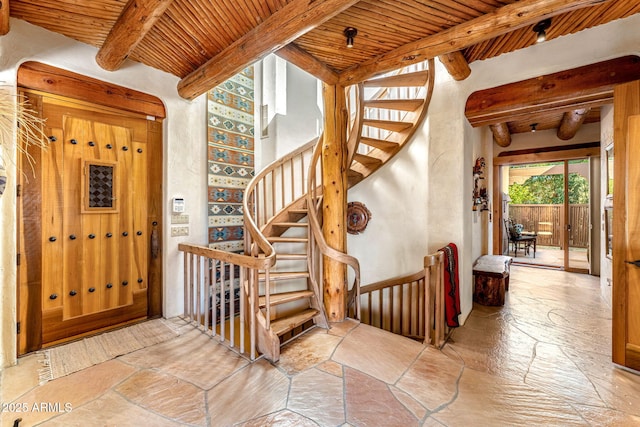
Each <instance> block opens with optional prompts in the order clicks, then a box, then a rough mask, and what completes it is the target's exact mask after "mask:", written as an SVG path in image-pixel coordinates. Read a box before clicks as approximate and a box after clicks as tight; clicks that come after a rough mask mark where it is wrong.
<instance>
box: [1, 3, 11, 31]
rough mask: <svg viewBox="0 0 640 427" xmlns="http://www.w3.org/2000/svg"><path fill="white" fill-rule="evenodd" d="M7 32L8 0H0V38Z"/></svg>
mask: <svg viewBox="0 0 640 427" xmlns="http://www.w3.org/2000/svg"><path fill="white" fill-rule="evenodd" d="M8 32H9V0H0V36H4V35H5V34H7V33H8Z"/></svg>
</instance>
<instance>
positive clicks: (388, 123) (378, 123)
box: [362, 119, 413, 132]
mask: <svg viewBox="0 0 640 427" xmlns="http://www.w3.org/2000/svg"><path fill="white" fill-rule="evenodd" d="M362 123H363V124H364V125H365V126H372V127H376V128H381V129H387V130H390V131H393V132H402V131H403V130H407V129H409V128H411V126H413V123H410V122H398V121H395V120H377V119H364V120H363V122H362Z"/></svg>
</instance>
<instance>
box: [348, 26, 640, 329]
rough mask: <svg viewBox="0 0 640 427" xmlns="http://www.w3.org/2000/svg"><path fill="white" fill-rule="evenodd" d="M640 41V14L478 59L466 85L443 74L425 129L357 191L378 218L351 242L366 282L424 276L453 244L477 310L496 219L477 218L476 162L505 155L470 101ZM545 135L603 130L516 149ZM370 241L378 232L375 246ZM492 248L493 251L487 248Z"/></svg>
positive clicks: (628, 50) (527, 138) (464, 303)
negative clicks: (467, 113) (479, 279)
mask: <svg viewBox="0 0 640 427" xmlns="http://www.w3.org/2000/svg"><path fill="white" fill-rule="evenodd" d="M638 40H640V16H638V15H636V16H632V17H630V18H626V19H624V20H619V21H615V22H612V23H609V24H607V25H603V26H600V27H597V28H593V29H591V30H589V31H583V32H580V33H577V34H573V35H570V36H564V37H561V38H558V39H555V40H550V41H548V42H545V43H544V44H542V45H536V46H532V47H530V48H527V49H522V50H519V51H516V52H513V53H510V54H505V55H501V56H498V57H496V58H493V59H489V60H485V61H476V62H474V63H472V64H471V69H472V72H471V75H470V76H469V77H468V78H467V79H466V80H464V81H461V82H455V81H453V80H451V79H450V78H448V76H443V74H444V73H445V71H444V70H443V69H442V67H441V66H438V67H437V70H436V72H437V73H438V74H437V79H438V84H437V85H436V88H435V90H434V94H433V99H432V102H431V106H430V107H429V114H428V117H427V120H426V121H425V124H424V125H423V128H422V129H421V130H419V131H418V132H417V133H416V135H415V137H414V139H413V141H412V142H410V143H409V146H408V147H407V149H405V150H403V151H402V152H401V153H399V155H398V156H397V157H396V158H394V160H393V161H392V162H390V163H389V164H388V165H385V167H384V168H383V169H382V170H380V171H379V172H377V173H376V175H375V176H373V177H371V178H369V179H367V180H366V181H364V182H362V183H360V184H358V186H356V187H355V188H354V189H353V190H351V191H350V192H349V200H350V201H354V200H358V201H362V202H364V203H365V204H367V206H368V207H369V209H370V210H371V212H372V215H373V219H372V221H371V223H370V225H369V227H368V228H367V230H366V231H365V233H364V234H363V235H361V236H355V237H351V236H350V237H349V241H348V247H349V252H350V253H351V254H352V255H354V256H356V257H358V258H359V259H360V262H361V268H362V271H363V283H371V282H374V281H378V280H383V279H386V278H390V277H395V276H398V275H400V274H406V273H409V272H415V271H417V270H418V269H419V268H420V265H421V259H422V258H421V257H422V256H423V255H424V253H425V251H433V250H436V249H438V248H439V247H441V246H442V245H444V244H446V243H448V242H454V243H456V244H457V245H458V246H459V248H461V253H460V266H459V267H460V292H461V308H462V319H465V318H466V317H467V316H468V314H469V312H470V310H471V308H472V296H473V284H472V275H471V267H472V264H473V261H474V260H475V258H477V256H478V255H480V254H482V253H484V246H483V244H482V242H480V243H479V242H477V241H476V239H478V238H479V237H480V236H484V232H483V231H482V227H483V223H482V221H488V218H489V215H488V214H486V216H485V217H484V218H483V219H480V218H474V216H475V215H477V214H474V212H473V211H472V206H471V190H472V184H473V181H472V179H473V178H472V168H473V163H474V161H475V158H476V157H477V156H478V154H481V153H484V154H487V157H492V156H496V155H497V154H498V153H499V152H500V151H501V150H503V149H502V148H501V147H499V146H497V145H496V144H495V143H493V141H492V139H491V137H490V136H487V135H490V133H489V131H488V129H487V128H485V129H472V128H471V127H470V126H469V124H468V121H467V120H466V118H465V117H464V107H465V103H466V100H467V98H468V96H469V95H470V94H471V93H473V92H474V91H477V90H482V89H487V88H490V87H495V86H499V85H503V84H507V83H511V82H516V81H520V80H524V79H528V78H532V77H536V76H540V75H544V74H550V73H554V72H557V71H562V70H566V69H571V68H575V67H579V66H582V65H587V64H591V63H595V62H599V61H604V60H607V59H612V58H616V57H619V56H623V55H630V54H639V53H640V44H638ZM542 139H544V141H545V142H544V144H545V145H561V144H567V143H571V144H574V143H578V142H595V141H598V140H599V139H600V130H599V126H598V125H586V126H584V127H583V128H582V129H581V130H580V132H579V133H578V135H577V136H576V137H575V138H574V139H572V140H571V141H568V142H564V141H561V140H559V139H557V138H556V137H555V133H553V132H536V135H535V136H534V135H532V134H520V135H515V136H514V143H513V144H512V146H511V147H509V148H507V149H510V150H513V149H521V148H531V147H536V146H540V145H539V144H540V141H541V140H542ZM416 156H421V157H416ZM422 156H424V157H422ZM487 160H488V162H487V170H488V171H491V170H492V169H491V168H492V163H491V161H490V160H489V159H487ZM416 165H422V166H423V167H425V166H426V168H427V169H426V170H424V169H420V168H418V167H416ZM392 168H395V171H394V172H395V173H398V174H399V176H396V175H395V173H394V172H392ZM488 188H491V186H490V184H489V187H488ZM378 193H380V194H378ZM490 194H491V193H490ZM490 202H491V204H492V205H493V203H495V202H494V201H493V200H491V201H490ZM483 215H485V214H483ZM493 226H494V224H493V223H491V222H489V223H488V224H487V225H486V230H487V232H486V233H487V236H488V238H490V236H491V233H492V227H493ZM369 233H371V234H369ZM367 236H375V242H376V243H375V245H372V244H371V240H368V239H367ZM486 250H487V251H491V248H490V246H489V244H488V243H487V245H486Z"/></svg>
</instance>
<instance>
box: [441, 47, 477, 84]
mask: <svg viewBox="0 0 640 427" xmlns="http://www.w3.org/2000/svg"><path fill="white" fill-rule="evenodd" d="M438 59H439V60H440V62H442V65H444V68H446V69H447V71H448V72H449V74H450V75H451V77H453V78H454V80H457V81H460V80H464V79H466V78H467V77H469V75H470V74H471V68H469V63H468V62H467V59H466V58H465V57H464V55H463V54H462V52H461V51H459V50H456V51H455V52H450V53H445V54H444V55H440V56H439V57H438Z"/></svg>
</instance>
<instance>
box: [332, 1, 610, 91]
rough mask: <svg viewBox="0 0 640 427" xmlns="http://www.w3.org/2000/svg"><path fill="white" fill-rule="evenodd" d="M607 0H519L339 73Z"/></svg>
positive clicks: (362, 70)
mask: <svg viewBox="0 0 640 427" xmlns="http://www.w3.org/2000/svg"><path fill="white" fill-rule="evenodd" d="M605 1H609V0H521V1H518V2H515V3H512V4H509V5H507V6H503V7H501V8H499V9H496V10H495V11H493V12H491V13H487V14H485V15H482V16H480V17H478V18H475V19H472V20H470V21H467V22H464V23H462V24H459V25H456V26H454V27H451V28H448V29H446V30H444V31H441V32H439V33H436V34H433V35H431V36H428V37H426V38H424V39H421V40H417V41H415V42H412V43H407V44H406V45H404V46H401V47H399V48H398V49H395V50H393V51H391V52H387V53H385V54H382V55H379V56H377V57H375V58H373V59H370V60H368V61H365V62H363V63H361V64H359V65H356V66H354V67H352V68H350V69H348V70H345V71H343V72H342V73H341V75H340V82H341V83H342V84H344V85H350V84H354V83H359V82H361V81H363V80H367V79H369V78H370V77H372V76H375V75H377V74H381V73H384V72H387V71H391V70H395V69H398V68H401V67H404V66H406V65H410V64H414V63H417V62H422V61H425V60H427V59H429V58H435V57H436V56H440V55H444V54H445V53H450V52H454V51H457V50H462V49H464V48H466V47H469V46H472V45H474V44H477V43H480V42H482V41H484V40H488V39H492V38H495V37H498V36H500V35H503V34H506V33H509V32H511V31H513V30H515V29H518V28H522V27H526V26H528V25H532V24H535V23H537V22H538V21H540V20H542V19H545V18H550V17H553V16H556V15H559V14H562V13H567V12H570V11H572V10H576V9H581V8H584V7H589V6H594V5H597V4H601V3H604V2H605Z"/></svg>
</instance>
